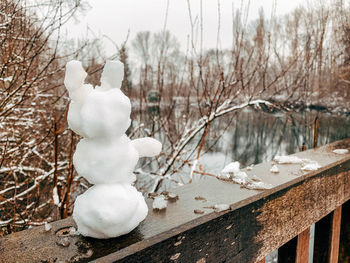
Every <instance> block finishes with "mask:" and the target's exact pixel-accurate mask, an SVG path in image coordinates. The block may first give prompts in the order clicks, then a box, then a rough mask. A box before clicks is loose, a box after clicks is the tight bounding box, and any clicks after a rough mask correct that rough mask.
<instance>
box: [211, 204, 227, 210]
mask: <svg viewBox="0 0 350 263" xmlns="http://www.w3.org/2000/svg"><path fill="white" fill-rule="evenodd" d="M214 209H215V212H221V211H225V210H229V209H230V206H229V205H228V204H216V205H214Z"/></svg>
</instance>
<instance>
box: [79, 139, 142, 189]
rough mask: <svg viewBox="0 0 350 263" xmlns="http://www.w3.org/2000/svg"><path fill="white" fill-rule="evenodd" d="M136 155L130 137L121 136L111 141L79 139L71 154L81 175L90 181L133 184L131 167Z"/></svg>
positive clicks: (132, 167)
mask: <svg viewBox="0 0 350 263" xmlns="http://www.w3.org/2000/svg"><path fill="white" fill-rule="evenodd" d="M138 158H139V155H138V152H137V150H136V149H135V148H134V147H133V146H132V144H131V141H130V139H129V138H128V137H127V136H126V135H123V136H122V137H121V138H116V139H112V140H102V139H82V140H81V141H80V142H79V143H78V144H77V148H76V151H75V153H74V156H73V164H74V167H75V169H76V170H77V172H78V174H79V175H80V176H83V177H84V178H85V179H86V180H88V181H89V183H91V184H104V183H130V184H131V183H133V182H134V181H135V180H136V176H135V174H133V170H134V168H135V166H136V164H137V161H138Z"/></svg>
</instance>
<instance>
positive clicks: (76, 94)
mask: <svg viewBox="0 0 350 263" xmlns="http://www.w3.org/2000/svg"><path fill="white" fill-rule="evenodd" d="M86 76H87V73H86V72H85V70H84V69H83V66H82V64H81V62H80V61H77V60H72V61H70V62H68V63H67V65H66V74H65V78H64V85H65V86H66V88H67V90H68V92H69V97H70V98H71V99H72V100H74V101H76V102H80V101H81V99H83V98H84V90H83V84H84V80H85V78H86Z"/></svg>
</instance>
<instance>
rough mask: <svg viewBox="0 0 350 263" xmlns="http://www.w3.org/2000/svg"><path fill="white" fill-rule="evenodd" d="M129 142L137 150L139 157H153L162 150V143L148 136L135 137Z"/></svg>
mask: <svg viewBox="0 0 350 263" xmlns="http://www.w3.org/2000/svg"><path fill="white" fill-rule="evenodd" d="M131 143H132V146H134V148H135V149H136V150H137V151H138V152H139V156H140V157H153V156H156V155H158V154H159V153H160V151H161V150H162V144H161V143H160V142H159V141H157V140H156V139H153V138H150V137H145V138H139V139H135V140H132V141H131Z"/></svg>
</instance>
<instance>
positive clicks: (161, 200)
mask: <svg viewBox="0 0 350 263" xmlns="http://www.w3.org/2000/svg"><path fill="white" fill-rule="evenodd" d="M167 206H168V201H167V200H166V199H165V196H164V195H159V196H156V197H155V198H154V200H153V204H152V207H153V209H154V210H163V209H165V208H167Z"/></svg>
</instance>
